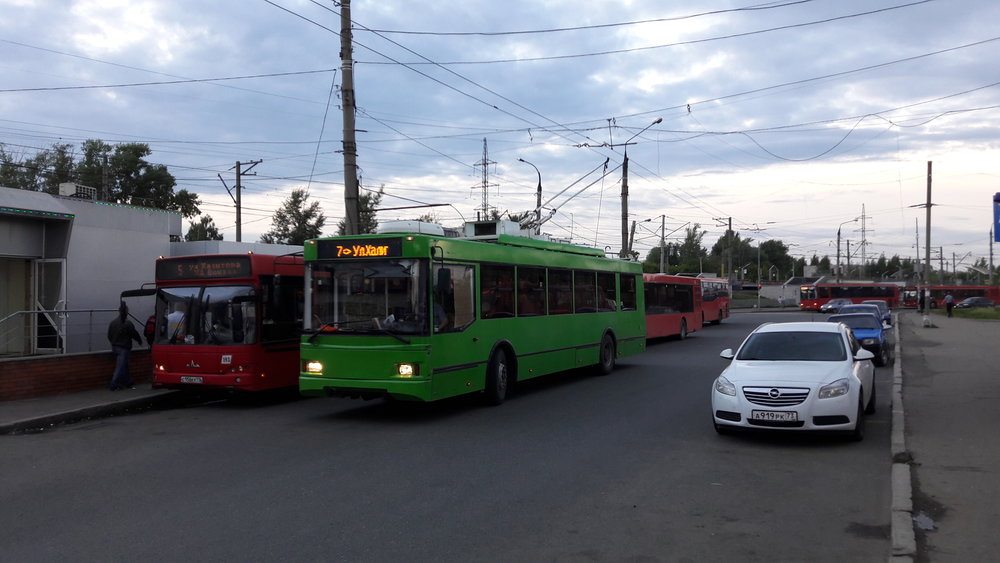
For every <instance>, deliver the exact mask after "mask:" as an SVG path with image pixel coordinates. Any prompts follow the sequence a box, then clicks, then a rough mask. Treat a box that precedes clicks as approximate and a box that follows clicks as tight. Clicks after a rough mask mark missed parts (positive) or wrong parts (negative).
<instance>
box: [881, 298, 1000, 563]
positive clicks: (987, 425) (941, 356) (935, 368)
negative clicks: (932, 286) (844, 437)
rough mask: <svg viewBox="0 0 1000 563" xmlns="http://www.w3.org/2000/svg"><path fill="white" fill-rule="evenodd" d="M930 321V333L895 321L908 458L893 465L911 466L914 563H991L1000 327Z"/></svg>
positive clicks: (999, 454)
mask: <svg viewBox="0 0 1000 563" xmlns="http://www.w3.org/2000/svg"><path fill="white" fill-rule="evenodd" d="M929 318H930V319H931V321H932V323H933V324H934V325H935V327H926V328H925V327H924V326H923V324H922V317H921V315H920V314H919V313H917V312H915V311H907V312H905V313H903V314H902V315H901V316H900V320H899V321H897V324H898V326H899V336H900V340H901V342H902V345H903V346H902V351H903V361H902V406H903V408H904V409H905V424H901V425H900V426H905V440H906V454H907V455H906V456H898V455H897V456H896V457H897V461H909V467H910V472H909V477H910V478H911V479H912V493H913V496H912V499H913V513H912V514H913V524H914V526H913V529H914V533H915V535H916V539H917V544H918V547H919V549H918V551H919V554H920V558H919V560H921V561H933V562H950V561H958V562H965V561H996V560H997V558H998V554H1000V535H998V534H997V533H996V531H995V525H996V522H997V516H998V514H1000V480H998V479H997V476H996V472H997V468H998V467H1000V433H998V432H997V428H996V426H997V418H996V413H997V410H998V399H1000V369H998V364H1000V361H998V360H1000V353H998V350H997V347H998V345H1000V322H998V321H985V320H973V319H961V318H958V317H954V318H948V317H946V316H944V315H937V314H932V315H930V316H929ZM896 405H897V403H896V402H895V401H894V404H893V408H894V410H895V409H896ZM894 415H895V412H894ZM896 422H897V418H896V416H894V417H893V436H894V438H895V436H896V431H897V427H896V426H897V425H896ZM907 456H908V458H909V460H907V459H906V457H907ZM899 465H901V464H899V463H897V464H894V466H893V467H894V468H896V467H897V466H899ZM894 500H895V495H894ZM894 504H895V503H894ZM894 547H895V545H894Z"/></svg>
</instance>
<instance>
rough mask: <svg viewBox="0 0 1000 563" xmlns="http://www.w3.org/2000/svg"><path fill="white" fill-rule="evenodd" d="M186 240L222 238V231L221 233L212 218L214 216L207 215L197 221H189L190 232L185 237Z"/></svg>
mask: <svg viewBox="0 0 1000 563" xmlns="http://www.w3.org/2000/svg"><path fill="white" fill-rule="evenodd" d="M184 240H186V241H195V240H222V233H220V232H219V229H218V227H216V226H215V221H214V220H212V216H211V215H205V216H204V217H202V218H201V219H200V220H199V221H198V222H197V223H195V222H190V223H188V232H187V236H185V237H184Z"/></svg>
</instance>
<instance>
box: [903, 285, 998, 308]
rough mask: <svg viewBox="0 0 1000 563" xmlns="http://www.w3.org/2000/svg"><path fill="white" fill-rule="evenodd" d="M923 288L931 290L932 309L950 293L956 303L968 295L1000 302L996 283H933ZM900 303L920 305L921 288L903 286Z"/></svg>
mask: <svg viewBox="0 0 1000 563" xmlns="http://www.w3.org/2000/svg"><path fill="white" fill-rule="evenodd" d="M923 289H924V290H926V291H929V292H930V295H931V303H930V306H931V309H936V308H937V307H938V304H940V303H944V296H945V295H948V294H949V293H950V294H951V296H952V297H953V298H954V299H955V303H958V302H959V301H961V300H963V299H965V298H966V297H988V298H990V299H992V300H993V301H996V302H998V303H1000V287H997V286H995V285H932V286H928V287H924V288H923ZM900 305H901V306H903V307H913V308H917V307H919V306H920V288H917V286H912V285H911V286H907V287H905V288H903V295H902V297H901V298H900Z"/></svg>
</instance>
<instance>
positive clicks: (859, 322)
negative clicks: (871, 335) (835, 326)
mask: <svg viewBox="0 0 1000 563" xmlns="http://www.w3.org/2000/svg"><path fill="white" fill-rule="evenodd" d="M829 320H830V322H835V323H843V324H845V325H847V327H848V328H851V329H855V328H859V329H862V330H865V329H869V330H870V329H876V328H882V323H880V322H878V319H876V318H875V317H873V316H871V315H845V316H833V317H830V319H829Z"/></svg>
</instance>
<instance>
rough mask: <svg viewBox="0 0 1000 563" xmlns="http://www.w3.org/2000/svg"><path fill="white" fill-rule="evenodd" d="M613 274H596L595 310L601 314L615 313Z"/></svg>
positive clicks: (615, 298)
mask: <svg viewBox="0 0 1000 563" xmlns="http://www.w3.org/2000/svg"><path fill="white" fill-rule="evenodd" d="M615 289H616V288H615V274H612V273H600V274H597V310H598V311H601V312H608V311H617V310H618V303H617V297H616V295H615Z"/></svg>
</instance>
